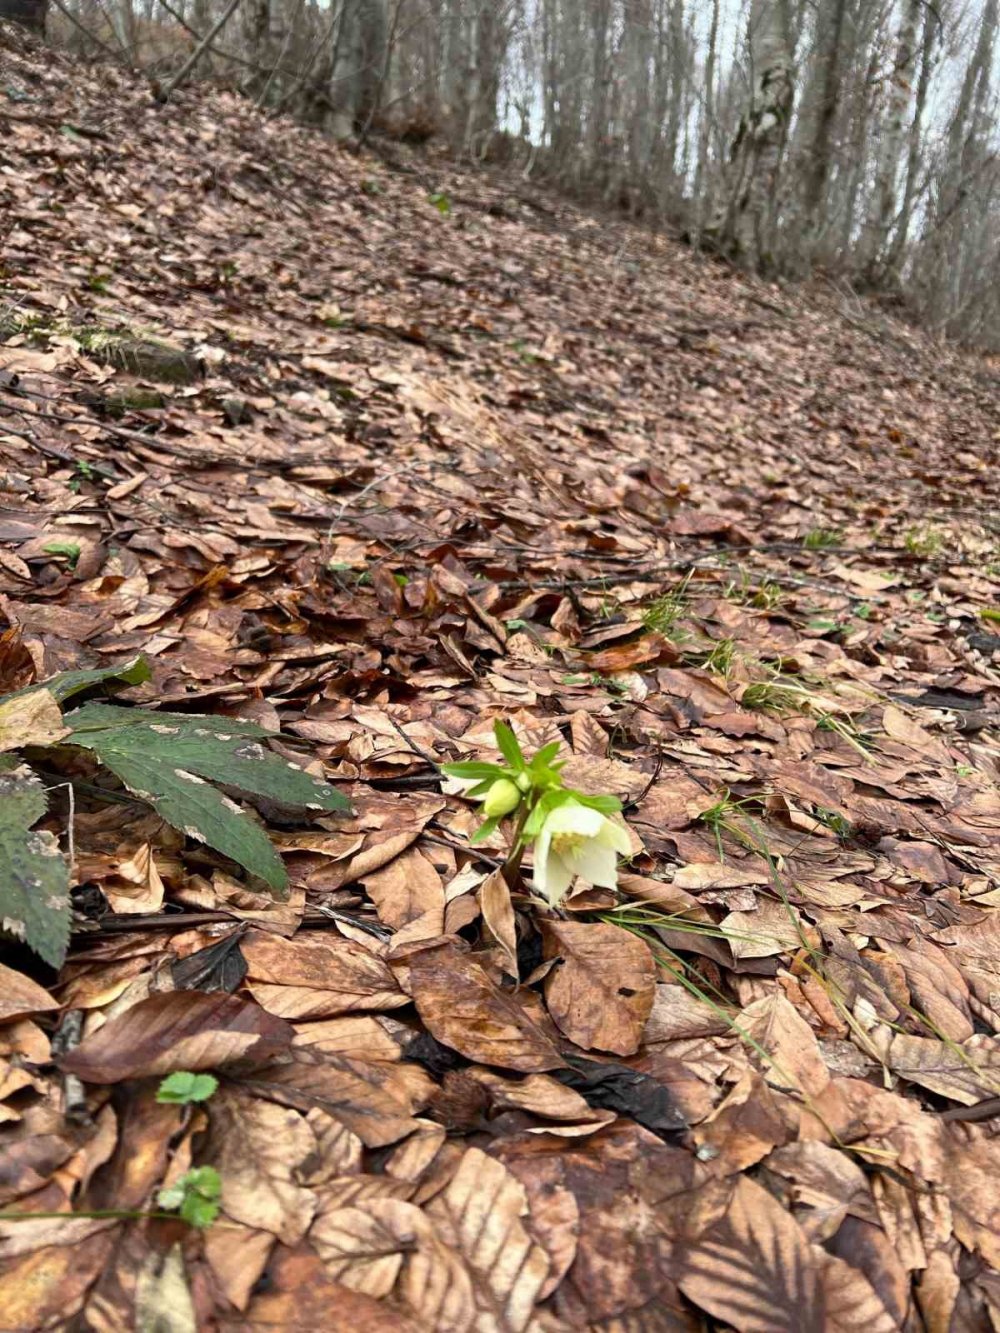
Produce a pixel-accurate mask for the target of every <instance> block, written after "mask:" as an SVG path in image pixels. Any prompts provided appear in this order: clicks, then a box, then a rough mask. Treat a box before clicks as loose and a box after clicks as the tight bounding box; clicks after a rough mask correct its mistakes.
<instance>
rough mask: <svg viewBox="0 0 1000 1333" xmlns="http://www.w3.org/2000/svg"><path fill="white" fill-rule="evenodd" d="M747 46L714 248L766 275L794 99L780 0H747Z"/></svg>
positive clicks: (769, 265)
mask: <svg viewBox="0 0 1000 1333" xmlns="http://www.w3.org/2000/svg"><path fill="white" fill-rule="evenodd" d="M747 42H748V45H749V49H750V98H749V105H748V106H747V109H746V111H745V112H744V115H743V117H742V119H741V121H740V125H739V129H738V130H737V133H736V140H735V142H734V144H733V149H732V167H731V173H730V176H731V180H732V182H733V188H732V194H731V198H730V203H729V208H728V210H727V214H726V217H725V218H724V220H723V222H722V225H721V228H720V233H719V244H720V247H721V248H722V249H723V250H725V251H726V252H727V253H729V254H731V255H732V256H733V257H734V258H735V259H738V260H739V261H740V262H741V263H743V264H746V265H747V266H748V267H749V268H753V269H758V270H766V269H768V268H770V267H771V266H772V263H773V260H774V255H773V253H772V245H773V241H774V220H775V214H776V208H775V196H776V193H777V187H778V169H779V167H780V165H781V157H782V152H783V150H784V146H785V139H786V136H787V132H788V122H789V119H790V117H791V113H792V102H793V99H794V94H795V88H794V83H793V78H792V60H791V52H790V51H789V49H788V38H787V26H786V23H785V6H784V3H783V0H751V5H750V24H749V32H748V36H747Z"/></svg>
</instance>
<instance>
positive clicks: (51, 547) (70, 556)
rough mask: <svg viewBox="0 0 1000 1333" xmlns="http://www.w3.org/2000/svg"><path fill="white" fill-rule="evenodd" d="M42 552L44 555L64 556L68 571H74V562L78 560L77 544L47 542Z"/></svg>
mask: <svg viewBox="0 0 1000 1333" xmlns="http://www.w3.org/2000/svg"><path fill="white" fill-rule="evenodd" d="M42 550H43V551H44V552H45V554H46V555H64V556H65V557H66V559H67V561H68V562H69V567H70V569H76V562H77V561H78V560H79V559H80V543H79V542H49V543H48V544H47V545H46V546H43V547H42Z"/></svg>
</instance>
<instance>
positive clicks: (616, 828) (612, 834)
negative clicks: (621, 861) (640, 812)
mask: <svg viewBox="0 0 1000 1333" xmlns="http://www.w3.org/2000/svg"><path fill="white" fill-rule="evenodd" d="M597 838H598V841H599V842H601V843H603V844H604V846H605V847H613V848H614V849H615V851H616V852H618V853H619V854H620V855H621V856H628V855H629V854H630V853H631V851H632V842H631V840H630V838H629V836H628V833H627V832H626V830H625V829H623V828H622V826H621V824H616V823H615V821H614V820H613V819H607V818H605V820H604V824H603V826H602V827H601V831H600V833H599V834H598V835H597Z"/></svg>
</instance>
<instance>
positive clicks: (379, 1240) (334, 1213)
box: [309, 1198, 430, 1297]
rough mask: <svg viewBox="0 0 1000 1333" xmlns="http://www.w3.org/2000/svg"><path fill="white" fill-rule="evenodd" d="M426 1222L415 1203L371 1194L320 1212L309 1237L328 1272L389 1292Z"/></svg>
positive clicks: (356, 1287) (360, 1287) (355, 1286)
mask: <svg viewBox="0 0 1000 1333" xmlns="http://www.w3.org/2000/svg"><path fill="white" fill-rule="evenodd" d="M429 1231H430V1228H429V1226H428V1223H427V1219H426V1218H425V1217H424V1214H423V1212H422V1210H421V1209H420V1208H417V1207H415V1206H414V1205H413V1204H411V1203H405V1202H403V1201H402V1200H401V1199H379V1198H370V1199H364V1200H362V1201H359V1202H358V1203H356V1204H353V1205H350V1206H347V1207H344V1208H337V1209H333V1210H331V1211H328V1212H325V1213H324V1214H323V1216H322V1217H320V1218H319V1220H318V1221H317V1222H316V1225H315V1226H314V1227H313V1229H312V1232H311V1233H310V1236H309V1240H310V1243H311V1245H312V1246H313V1248H314V1249H315V1251H316V1253H317V1254H318V1255H319V1256H320V1258H321V1259H322V1260H323V1264H324V1266H325V1268H326V1271H327V1272H328V1273H329V1274H330V1276H331V1277H332V1278H336V1280H337V1281H338V1282H342V1283H343V1284H344V1286H345V1287H350V1288H351V1289H352V1290H353V1291H362V1292H365V1293H366V1294H367V1295H369V1296H375V1297H382V1296H388V1295H389V1293H390V1292H391V1291H392V1289H393V1287H394V1286H395V1285H396V1279H397V1278H398V1276H399V1272H400V1269H401V1268H402V1266H403V1259H404V1258H405V1256H406V1254H407V1253H409V1252H410V1251H412V1250H413V1249H414V1248H415V1247H416V1245H417V1244H418V1237H420V1236H421V1235H423V1236H427V1235H428V1233H429Z"/></svg>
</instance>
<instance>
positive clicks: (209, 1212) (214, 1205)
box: [181, 1194, 220, 1231]
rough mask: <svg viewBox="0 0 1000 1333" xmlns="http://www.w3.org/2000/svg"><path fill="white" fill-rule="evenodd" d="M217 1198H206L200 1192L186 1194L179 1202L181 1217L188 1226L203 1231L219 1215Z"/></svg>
mask: <svg viewBox="0 0 1000 1333" xmlns="http://www.w3.org/2000/svg"><path fill="white" fill-rule="evenodd" d="M219 1207H220V1205H219V1201H218V1199H206V1198H204V1197H203V1196H202V1195H201V1194H188V1195H187V1196H186V1197H185V1199H184V1202H183V1203H182V1204H181V1217H182V1219H183V1220H184V1221H185V1222H186V1223H187V1224H188V1226H189V1227H197V1228H198V1230H199V1231H204V1229H205V1228H206V1227H210V1226H211V1225H212V1223H213V1222H214V1221H215V1219H216V1218H217V1217H218V1216H219Z"/></svg>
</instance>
